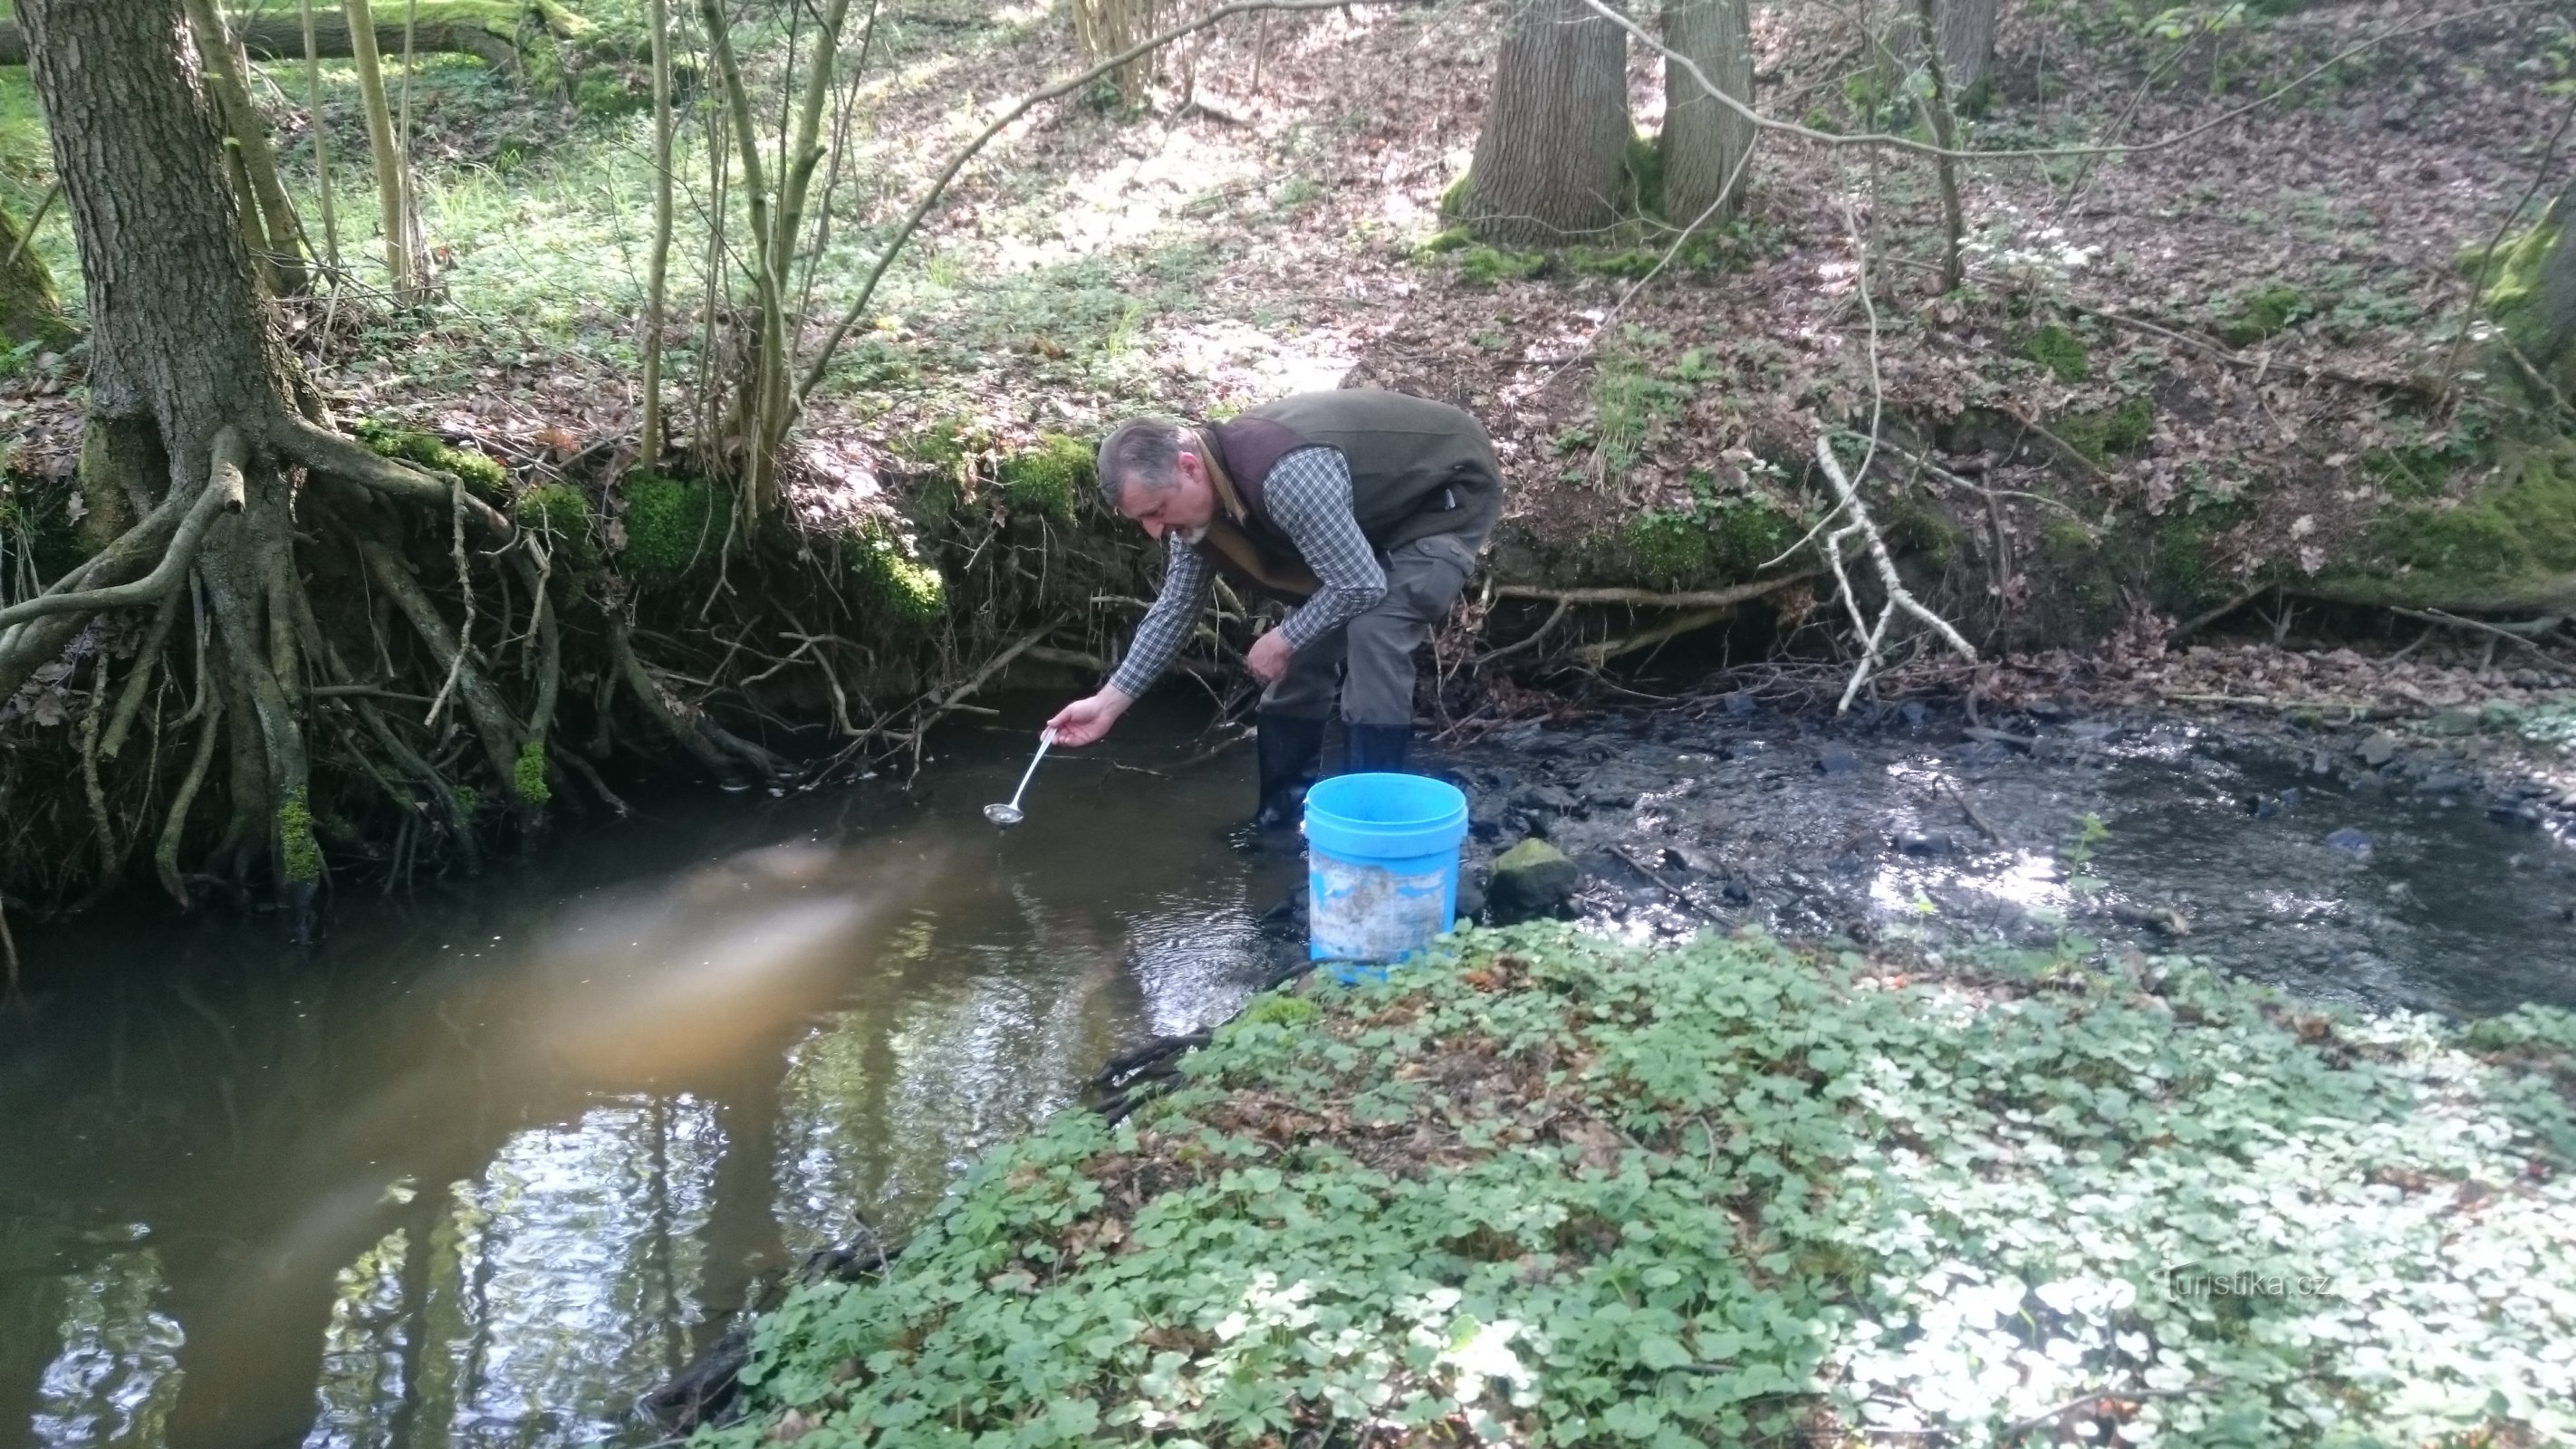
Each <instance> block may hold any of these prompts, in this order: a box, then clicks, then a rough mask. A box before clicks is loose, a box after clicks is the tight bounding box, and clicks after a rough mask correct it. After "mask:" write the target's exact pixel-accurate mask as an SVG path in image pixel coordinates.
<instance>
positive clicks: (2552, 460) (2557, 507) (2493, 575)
mask: <svg viewBox="0 0 2576 1449" xmlns="http://www.w3.org/2000/svg"><path fill="white" fill-rule="evenodd" d="M2348 572H2349V574H2350V577H2348V578H2346V579H2344V580H2343V582H2344V583H2346V584H2347V585H2350V586H2353V587H2354V591H2356V592H2361V593H2365V594H2379V595H2385V596H2387V597H2389V598H2390V600H2391V601H2392V602H2402V601H2403V600H2405V599H2407V598H2416V599H2420V600H2423V601H2425V602H2430V603H2442V602H2465V601H2468V600H2473V599H2478V598H2488V597H2495V598H2510V597H2512V596H2514V595H2515V594H2516V592H2517V591H2518V590H2519V589H2522V588H2525V587H2528V586H2531V585H2534V584H2538V583H2541V582H2543V581H2547V580H2552V579H2556V578H2559V577H2560V576H2563V575H2566V574H2569V573H2576V441H2571V440H2566V439H2561V440H2559V441H2557V442H2556V443H2555V444H2554V445H2552V446H2550V447H2547V448H2543V449H2513V450H2509V451H2508V453H2507V455H2506V461H2505V466H2504V468H2503V469H2502V481H2500V482H2498V483H2496V484H2494V485H2491V486H2489V487H2488V488H2486V489H2484V490H2482V491H2481V492H2479V493H2476V494H2474V495H2472V496H2470V497H2468V498H2466V499H2462V500H2459V501H2458V502H2449V501H2436V502H2429V503H2420V504H2410V505H2407V506H2404V507H2400V508H2396V509H2393V510H2391V511H2390V512H2389V513H2388V514H2386V515H2385V516H2383V517H2382V518H2381V519H2380V520H2379V521H2378V523H2377V524H2375V525H2374V526H2373V527H2372V528H2371V529H2370V531H2369V533H2368V534H2367V535H2366V536H2365V539H2364V542H2363V549H2362V553H2361V555H2360V557H2359V558H2358V559H2356V560H2355V563H2354V566H2353V567H2352V568H2351V569H2350V570H2349V571H2348Z"/></svg>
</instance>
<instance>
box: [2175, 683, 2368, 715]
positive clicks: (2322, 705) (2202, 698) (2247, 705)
mask: <svg viewBox="0 0 2576 1449" xmlns="http://www.w3.org/2000/svg"><path fill="white" fill-rule="evenodd" d="M2157 697H2158V698H2160V699H2162V700H2164V701H2165V702H2167V703H2168V704H2216V705H2226V706H2229V707H2231V708H2234V709H2268V710H2294V709H2313V710H2316V711H2319V712H2320V713H2328V712H2333V711H2338V710H2339V711H2342V712H2343V713H2345V714H2348V715H2350V716H2351V717H2352V718H2354V719H2357V720H2363V719H2396V718H2400V717H2402V716H2403V715H2404V714H2405V713H2406V711H2404V710H2402V709H2391V708H2388V707H2387V706H2385V705H2376V704H2356V703H2354V702H2352V701H2351V700H2348V699H2280V698H2276V697H2274V696H2272V695H2268V694H2169V693H2166V692H2164V691H2162V690H2159V691H2157Z"/></svg>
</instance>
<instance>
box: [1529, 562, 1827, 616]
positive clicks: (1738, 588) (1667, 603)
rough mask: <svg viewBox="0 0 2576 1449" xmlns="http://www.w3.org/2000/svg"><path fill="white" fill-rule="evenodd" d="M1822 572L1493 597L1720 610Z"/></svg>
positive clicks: (1544, 590)
mask: <svg viewBox="0 0 2576 1449" xmlns="http://www.w3.org/2000/svg"><path fill="white" fill-rule="evenodd" d="M1821 572H1823V570H1821V569H1800V570H1799V571H1797V572H1796V573H1792V574H1781V575H1779V576H1778V577H1776V578H1768V579H1755V580H1753V581H1751V582H1749V583H1741V584H1730V585H1728V586H1727V587H1725V588H1722V589H1685V590H1682V591H1679V592H1676V593H1658V592H1656V591H1655V590H1653V589H1549V588H1541V587H1539V586H1538V585H1535V584H1504V585H1501V586H1500V587H1498V588H1496V589H1495V590H1494V596H1495V597H1496V598H1502V599H1548V600H1553V601H1554V602H1556V603H1560V604H1631V605H1634V606H1636V607H1638V608H1641V609H1718V608H1724V607H1726V606H1728V605H1731V604H1740V603H1743V602H1744V601H1745V600H1747V599H1758V598H1761V597H1762V596H1763V595H1765V594H1771V593H1777V592H1778V591H1779V590H1781V589H1784V588H1787V587H1788V586H1789V585H1791V584H1794V583H1797V582H1799V581H1800V580H1802V579H1811V578H1814V577H1815V576H1816V575H1817V574H1819V573H1821Z"/></svg>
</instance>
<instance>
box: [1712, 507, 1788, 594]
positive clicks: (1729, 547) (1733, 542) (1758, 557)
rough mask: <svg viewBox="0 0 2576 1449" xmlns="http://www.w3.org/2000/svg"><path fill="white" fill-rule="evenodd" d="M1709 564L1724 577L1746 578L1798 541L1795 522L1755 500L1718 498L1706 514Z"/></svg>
mask: <svg viewBox="0 0 2576 1449" xmlns="http://www.w3.org/2000/svg"><path fill="white" fill-rule="evenodd" d="M1707 527H1708V534H1709V561H1710V562H1711V563H1712V564H1714V565H1716V568H1717V571H1718V573H1719V574H1720V575H1722V576H1724V577H1726V578H1731V579H1732V578H1749V577H1751V576H1752V575H1754V574H1755V573H1758V572H1760V571H1761V568H1762V566H1763V565H1764V564H1766V563H1769V562H1770V561H1771V560H1773V559H1775V558H1778V557H1779V556H1780V555H1781V554H1782V553H1784V552H1786V551H1787V550H1788V548H1789V546H1790V545H1791V544H1793V543H1796V542H1797V541H1798V534H1799V532H1800V530H1799V527H1798V522H1797V520H1796V519H1794V518H1791V517H1790V516H1788V515H1787V514H1785V513H1782V512H1781V511H1780V510H1778V509H1776V508H1774V507H1772V506H1771V505H1770V504H1768V503H1766V502H1764V501H1762V500H1761V499H1758V498H1747V497H1730V498H1723V499H1720V500H1719V501H1718V502H1717V504H1716V505H1715V506H1714V507H1713V508H1711V509H1710V510H1709V511H1708V515H1707Z"/></svg>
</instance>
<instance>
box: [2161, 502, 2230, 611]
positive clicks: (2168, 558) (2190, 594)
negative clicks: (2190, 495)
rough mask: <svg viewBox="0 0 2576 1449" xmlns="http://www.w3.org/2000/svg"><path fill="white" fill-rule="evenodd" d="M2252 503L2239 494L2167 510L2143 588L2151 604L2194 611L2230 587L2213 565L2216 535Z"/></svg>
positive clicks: (2226, 578) (2225, 578)
mask: <svg viewBox="0 0 2576 1449" xmlns="http://www.w3.org/2000/svg"><path fill="white" fill-rule="evenodd" d="M2252 512H2253V509H2252V508H2251V507H2250V506H2249V505H2247V504H2246V503H2245V502H2244V501H2243V500H2242V499H2235V498H2229V499H2222V500H2218V501H2214V502H2210V503H2204V504H2200V505H2198V506H2196V507H2191V508H2186V509H2181V510H2177V511H2175V512H2173V513H2169V514H2167V515H2166V516H2165V517H2164V518H2163V520H2161V521H2160V522H2159V523H2158V524H2157V525H2156V530H2155V534H2154V545H2155V547H2154V556H2153V558H2152V559H2151V560H2150V561H2149V564H2148V569H2147V590H2148V594H2149V596H2150V597H2152V598H2153V599H2154V601H2155V604H2156V607H2158V608H2160V609H2164V610H2166V611H2167V612H2169V613H2174V614H2193V613H2197V612H2199V611H2200V610H2201V609H2203V608H2206V607H2207V606H2209V605H2210V604H2213V603H2216V602H2218V601H2219V599H2220V598H2222V597H2223V596H2224V595H2225V594H2226V593H2227V592H2228V591H2230V590H2231V589H2233V588H2234V587H2235V580H2234V579H2233V578H2232V577H2231V576H2229V575H2228V574H2226V573H2224V572H2222V571H2221V570H2220V569H2219V567H2218V560H2217V556H2216V550H2215V549H2214V548H2213V547H2212V544H2213V542H2214V541H2215V540H2216V539H2217V537H2218V536H2219V535H2220V534H2222V533H2225V532H2227V531H2228V530H2229V529H2231V528H2234V527H2236V526H2237V525H2238V524H2240V523H2243V522H2244V521H2245V520H2246V518H2248V517H2249V516H2251V514H2252Z"/></svg>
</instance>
